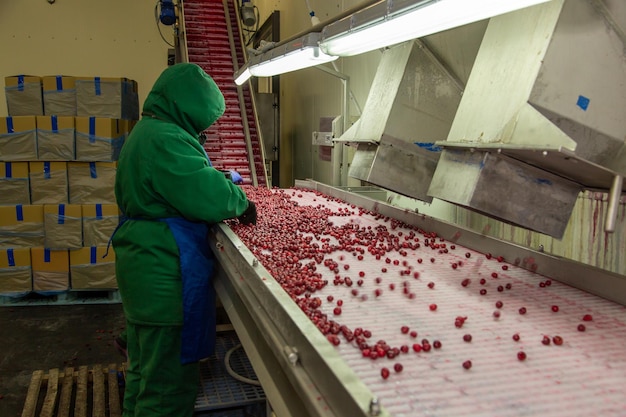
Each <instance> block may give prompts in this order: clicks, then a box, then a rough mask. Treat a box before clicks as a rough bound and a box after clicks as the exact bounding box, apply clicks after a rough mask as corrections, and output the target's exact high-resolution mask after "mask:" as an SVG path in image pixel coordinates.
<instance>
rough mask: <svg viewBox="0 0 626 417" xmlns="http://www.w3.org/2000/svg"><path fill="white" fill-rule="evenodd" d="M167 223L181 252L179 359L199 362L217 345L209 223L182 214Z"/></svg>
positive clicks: (186, 361) (184, 362) (166, 221)
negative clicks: (181, 286)
mask: <svg viewBox="0 0 626 417" xmlns="http://www.w3.org/2000/svg"><path fill="white" fill-rule="evenodd" d="M159 220H160V221H162V222H165V223H167V225H168V226H169V228H170V231H171V232H172V234H173V235H174V239H175V240H176V244H177V245H178V251H179V253H180V275H181V279H182V284H183V329H182V336H181V352H180V361H181V363H182V364H188V363H193V362H197V361H199V360H200V359H203V358H206V357H208V356H210V355H212V354H213V351H214V348H215V326H216V312H215V289H214V288H213V285H211V277H212V275H213V266H214V265H213V254H212V253H211V249H210V247H209V241H208V232H209V226H208V225H206V224H204V223H194V222H190V221H189V220H185V219H183V218H180V217H170V218H165V219H159Z"/></svg>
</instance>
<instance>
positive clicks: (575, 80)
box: [428, 0, 626, 238]
mask: <svg viewBox="0 0 626 417" xmlns="http://www.w3.org/2000/svg"><path fill="white" fill-rule="evenodd" d="M625 28H626V7H625V6H624V4H623V3H621V2H617V1H614V0H605V1H601V0H552V1H551V2H549V3H546V4H543V5H539V6H535V7H531V8H527V9H523V10H520V11H517V12H513V13H509V14H507V15H503V16H499V17H496V18H492V19H491V20H490V22H489V25H488V27H487V31H486V33H485V36H484V38H483V42H482V44H481V47H480V50H479V52H478V55H477V57H476V61H475V65H474V67H473V69H472V73H471V75H470V78H469V81H468V84H467V86H466V89H465V92H464V94H463V98H462V100H461V103H460V105H459V109H458V111H457V114H456V116H455V119H454V122H453V124H452V127H451V129H450V133H449V135H448V137H447V140H446V141H443V142H438V145H440V146H442V147H443V148H444V151H443V153H442V156H441V159H440V161H439V164H438V166H437V168H436V171H435V174H434V176H433V181H432V183H431V186H430V188H429V191H428V194H429V195H430V196H432V197H436V198H439V199H442V200H446V201H449V202H452V203H455V204H458V205H461V206H464V207H468V208H470V209H473V210H476V211H479V212H482V213H485V214H487V215H489V216H492V217H496V218H499V219H502V220H504V221H507V222H510V223H513V224H517V225H520V226H523V227H525V228H528V229H531V230H536V231H539V232H542V233H545V234H548V235H550V236H553V237H557V238H560V237H562V235H563V232H564V231H565V227H566V226H567V222H568V220H569V217H570V215H571V211H572V209H573V206H574V203H575V200H576V197H577V195H578V193H579V192H580V191H581V190H582V189H584V188H593V189H601V190H609V189H610V188H611V185H612V184H614V183H615V179H616V178H618V179H619V178H621V177H622V176H624V175H625V174H626V157H624V154H625V153H626V150H625V149H624V148H625V146H624V144H625V140H626V118H625V117H624V114H626V88H625V87H626V55H625V52H624V51H625V50H626V45H625V37H624V29H625ZM537 168H539V170H537ZM618 183H619V184H621V182H618ZM614 188H615V187H614ZM614 192H617V193H619V192H620V190H615V191H614ZM613 200H616V199H613ZM617 200H619V199H617ZM617 200H616V201H617ZM496 202H498V203H496ZM607 224H608V222H607Z"/></svg>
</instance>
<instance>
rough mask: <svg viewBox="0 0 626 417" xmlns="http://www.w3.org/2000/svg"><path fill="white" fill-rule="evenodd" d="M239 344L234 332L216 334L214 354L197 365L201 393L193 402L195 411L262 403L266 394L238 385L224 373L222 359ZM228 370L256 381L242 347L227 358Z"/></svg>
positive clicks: (242, 384) (249, 385)
mask: <svg viewBox="0 0 626 417" xmlns="http://www.w3.org/2000/svg"><path fill="white" fill-rule="evenodd" d="M238 344H239V339H238V338H237V334H236V333H235V332H225V333H218V335H217V340H216V342H215V354H214V355H213V356H212V357H211V358H210V359H209V360H208V361H206V362H201V363H200V391H199V392H198V398H197V399H196V407H195V409H196V411H203V410H219V409H224V408H232V407H242V406H245V405H248V404H254V403H259V402H265V392H264V391H263V388H261V387H260V386H257V385H251V384H247V383H244V382H240V381H238V380H237V379H235V378H233V377H232V376H230V375H229V374H228V372H227V371H226V365H225V363H224V358H225V357H226V354H227V352H228V351H229V350H230V349H231V348H233V347H235V346H237V345H238ZM230 367H231V369H232V370H233V371H234V372H235V373H237V374H238V375H241V376H243V377H245V378H248V379H253V380H256V379H257V377H256V374H255V373H254V369H252V365H251V364H250V361H249V360H248V357H247V356H246V353H245V351H244V350H243V348H239V349H236V350H235V351H233V353H232V354H231V356H230Z"/></svg>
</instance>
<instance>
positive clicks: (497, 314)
mask: <svg viewBox="0 0 626 417" xmlns="http://www.w3.org/2000/svg"><path fill="white" fill-rule="evenodd" d="M493 317H494V318H496V319H499V318H500V311H498V310H496V311H494V312H493Z"/></svg>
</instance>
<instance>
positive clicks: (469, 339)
mask: <svg viewBox="0 0 626 417" xmlns="http://www.w3.org/2000/svg"><path fill="white" fill-rule="evenodd" d="M463 341H464V342H467V343H469V342H471V341H472V335H471V334H466V335H463Z"/></svg>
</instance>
